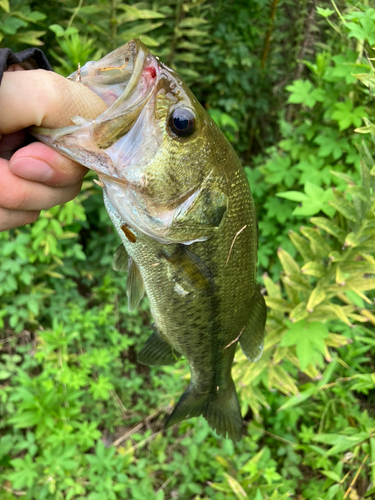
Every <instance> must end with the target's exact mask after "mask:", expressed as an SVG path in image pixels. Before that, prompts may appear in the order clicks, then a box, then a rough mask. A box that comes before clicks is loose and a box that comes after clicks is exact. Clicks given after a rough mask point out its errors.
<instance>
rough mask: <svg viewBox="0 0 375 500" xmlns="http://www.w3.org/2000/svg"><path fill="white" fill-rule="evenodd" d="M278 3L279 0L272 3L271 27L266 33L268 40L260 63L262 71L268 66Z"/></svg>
mask: <svg viewBox="0 0 375 500" xmlns="http://www.w3.org/2000/svg"><path fill="white" fill-rule="evenodd" d="M278 3H279V0H273V2H272V7H271V17H270V25H269V27H268V30H267V33H266V38H265V40H264V48H263V54H262V59H261V61H260V67H261V68H262V69H263V68H264V67H265V65H266V59H267V56H268V52H269V50H270V42H271V35H272V31H273V27H274V21H275V15H276V8H277V4H278Z"/></svg>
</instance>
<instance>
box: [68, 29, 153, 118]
mask: <svg viewBox="0 0 375 500" xmlns="http://www.w3.org/2000/svg"><path fill="white" fill-rule="evenodd" d="M160 72H161V68H160V66H159V62H158V61H157V60H156V58H155V57H154V56H153V55H152V54H151V52H150V50H149V49H148V48H147V47H146V45H144V44H143V43H142V42H141V40H139V39H134V40H130V41H129V42H127V43H126V44H125V45H123V46H121V47H119V48H117V49H115V50H114V51H112V52H111V53H109V54H107V55H106V56H104V57H103V58H102V59H100V60H99V61H89V62H87V63H86V64H85V65H84V66H83V67H82V68H79V69H78V70H77V71H75V72H74V73H72V74H71V75H69V76H68V79H69V80H72V81H75V82H77V81H78V82H80V83H82V84H83V85H85V86H86V87H88V88H89V89H90V90H92V91H93V92H94V93H96V94H97V95H98V96H99V97H100V98H101V99H102V100H104V102H106V104H107V105H108V106H109V107H108V109H107V110H106V111H105V112H104V113H103V114H102V115H100V116H99V117H97V120H99V119H102V118H104V117H105V116H106V115H108V114H110V113H111V111H110V110H111V109H113V107H115V108H116V109H117V108H119V105H120V104H121V103H122V102H124V101H125V100H127V99H128V97H129V94H131V93H132V92H134V90H135V88H136V86H137V83H138V82H139V80H141V79H142V78H143V79H145V80H147V76H150V75H151V74H153V75H154V80H155V81H154V82H153V85H152V86H154V87H155V86H156V83H157V81H158V80H159V77H160ZM113 73H115V74H114V75H113ZM116 73H117V75H116ZM148 80H150V78H148ZM116 84H117V85H116ZM116 86H117V88H116V92H117V95H116V98H115V99H113V94H111V89H112V88H114V87H116Z"/></svg>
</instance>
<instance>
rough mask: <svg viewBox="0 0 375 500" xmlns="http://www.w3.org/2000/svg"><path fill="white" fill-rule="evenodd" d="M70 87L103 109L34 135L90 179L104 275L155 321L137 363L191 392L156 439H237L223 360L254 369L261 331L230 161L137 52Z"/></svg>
mask: <svg viewBox="0 0 375 500" xmlns="http://www.w3.org/2000/svg"><path fill="white" fill-rule="evenodd" d="M71 78H76V75H75V74H74V75H72V76H71ZM81 79H82V83H83V84H85V85H87V86H88V87H89V88H91V89H92V90H93V91H94V92H96V93H97V94H98V95H99V96H100V97H102V99H103V100H105V101H106V102H107V103H108V104H109V105H110V107H109V109H108V110H107V111H106V112H105V113H103V114H102V115H100V117H98V118H97V119H96V120H93V121H91V120H85V119H84V118H82V117H73V121H74V123H76V125H75V126H71V127H65V128H63V129H58V130H46V129H34V132H33V133H34V135H35V136H36V137H37V138H38V139H40V140H41V141H43V142H45V143H47V144H49V145H50V146H52V147H54V148H55V149H57V150H58V151H60V152H62V153H63V154H65V155H67V156H69V157H70V158H72V159H74V160H76V161H78V162H80V163H82V164H83V165H85V166H87V167H88V168H91V169H93V170H95V171H96V172H97V173H98V174H99V176H100V179H101V182H102V184H103V186H104V187H103V191H104V201H105V205H106V208H107V211H108V213H109V215H110V217H111V220H112V222H113V224H114V226H115V228H116V230H117V232H118V234H119V236H120V238H121V241H122V244H123V246H121V247H120V248H119V249H118V251H117V252H116V254H115V259H114V267H115V269H118V270H124V268H126V269H127V271H128V283H127V295H128V301H129V309H134V308H135V307H136V306H137V305H138V303H139V301H140V300H141V299H142V297H143V294H144V292H146V293H147V296H148V298H149V301H150V306H151V313H152V316H153V318H154V321H155V330H154V332H153V333H152V335H151V336H150V337H149V339H148V340H147V342H146V344H145V346H144V347H143V348H142V350H141V351H140V353H139V355H138V360H139V362H141V363H144V364H148V365H166V364H173V363H174V362H175V361H176V360H177V359H179V358H180V357H181V356H184V357H185V358H186V359H187V360H188V363H189V367H190V372H191V380H190V383H189V386H188V388H187V390H186V391H185V393H184V394H183V395H182V397H181V398H180V400H179V402H178V403H177V405H176V407H175V409H174V410H173V412H172V414H171V415H170V416H169V418H168V420H167V422H166V427H169V426H171V425H173V424H175V423H177V422H180V421H181V420H184V419H186V418H190V417H196V416H199V415H203V416H204V417H205V418H206V419H207V421H208V423H209V425H210V426H211V427H212V428H214V429H216V431H217V432H218V434H220V435H223V436H226V435H228V436H229V437H230V438H232V439H234V440H237V439H240V437H241V435H242V418H241V413H240V408H239V403H238V398H237V393H236V390H235V386H234V383H233V380H232V377H231V368H232V363H233V358H234V354H235V350H236V345H237V342H238V341H239V343H240V345H241V348H242V350H243V352H244V353H245V355H246V356H247V357H248V358H249V359H250V360H251V361H255V360H257V359H258V358H259V357H260V355H261V353H262V348H263V335H264V324H265V319H266V307H265V303H264V299H263V297H262V295H261V294H260V292H259V290H258V288H257V286H256V261H257V223H256V214H255V208H254V204H253V201H252V197H251V192H250V188H249V185H248V182H247V179H246V177H245V175H244V172H243V169H242V166H241V164H240V161H239V159H238V158H237V156H236V154H235V152H234V150H233V148H232V147H231V145H230V144H229V142H228V141H227V139H226V138H225V137H224V135H223V134H222V132H221V131H220V129H219V128H218V127H217V126H216V124H215V123H214V122H213V120H212V119H211V118H210V116H209V115H208V114H207V113H206V111H205V110H204V109H203V108H202V106H201V105H200V104H199V103H198V101H197V100H196V98H195V97H194V96H193V94H192V93H191V92H190V90H189V89H188V88H187V87H186V85H185V84H184V82H183V81H182V80H181V78H180V77H179V76H178V75H177V74H176V73H175V72H174V71H173V70H171V69H170V68H168V67H166V66H164V65H163V64H162V63H160V62H159V61H158V60H157V59H156V58H155V57H154V56H152V54H150V52H149V51H148V49H147V48H146V47H145V46H144V45H143V44H142V43H141V42H139V41H137V40H136V41H131V42H129V43H128V44H127V45H125V46H124V47H121V48H119V49H117V50H116V51H114V52H113V53H111V54H109V55H108V56H106V57H105V58H103V59H102V60H101V61H98V62H96V63H91V62H90V63H87V64H86V65H85V66H84V67H83V68H82V73H81Z"/></svg>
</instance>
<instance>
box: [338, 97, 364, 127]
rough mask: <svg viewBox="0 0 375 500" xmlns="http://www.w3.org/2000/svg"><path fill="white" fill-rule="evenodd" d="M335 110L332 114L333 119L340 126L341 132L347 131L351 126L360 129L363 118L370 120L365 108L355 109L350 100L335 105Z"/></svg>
mask: <svg viewBox="0 0 375 500" xmlns="http://www.w3.org/2000/svg"><path fill="white" fill-rule="evenodd" d="M335 109H336V111H334V112H333V113H332V118H333V119H334V120H336V121H337V122H338V124H339V127H340V130H345V129H347V128H349V127H350V126H351V125H354V126H355V127H359V126H360V125H361V123H362V119H363V118H368V115H367V113H366V110H365V108H364V107H363V106H359V107H358V108H355V109H353V103H352V101H350V100H349V99H347V100H346V101H345V102H338V103H336V104H335Z"/></svg>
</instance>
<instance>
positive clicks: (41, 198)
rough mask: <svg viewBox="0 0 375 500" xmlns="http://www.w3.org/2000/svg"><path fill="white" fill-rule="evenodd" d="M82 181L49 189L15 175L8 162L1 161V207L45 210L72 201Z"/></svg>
mask: <svg viewBox="0 0 375 500" xmlns="http://www.w3.org/2000/svg"><path fill="white" fill-rule="evenodd" d="M81 184H82V181H78V182H77V183H76V184H74V185H72V186H67V187H58V188H56V187H49V186H45V185H44V184H41V183H40V182H33V181H29V180H27V179H22V178H21V177H18V175H15V174H13V172H11V171H10V169H9V168H8V162H7V161H6V160H0V206H1V207H2V208H8V209H11V210H45V209H47V208H51V207H54V206H55V205H61V203H66V202H67V201H70V200H72V199H73V198H74V197H75V196H77V194H78V193H79V191H80V188H81Z"/></svg>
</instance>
